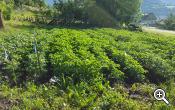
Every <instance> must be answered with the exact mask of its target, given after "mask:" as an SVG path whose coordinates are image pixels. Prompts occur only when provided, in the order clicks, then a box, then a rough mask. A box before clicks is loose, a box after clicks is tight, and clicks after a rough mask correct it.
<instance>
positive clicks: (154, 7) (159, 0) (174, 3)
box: [141, 0, 175, 19]
mask: <svg viewBox="0 0 175 110" xmlns="http://www.w3.org/2000/svg"><path fill="white" fill-rule="evenodd" d="M141 8H142V12H144V13H154V14H155V15H156V16H157V17H158V18H160V19H162V18H166V17H167V16H168V15H169V14H170V13H174V14H175V0H144V1H143V3H142V7H141Z"/></svg>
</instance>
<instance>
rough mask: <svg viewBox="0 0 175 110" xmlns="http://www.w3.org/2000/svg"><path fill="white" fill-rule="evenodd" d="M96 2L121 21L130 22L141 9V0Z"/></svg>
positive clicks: (99, 0) (98, 0)
mask: <svg viewBox="0 0 175 110" xmlns="http://www.w3.org/2000/svg"><path fill="white" fill-rule="evenodd" d="M96 4H97V5H98V6H99V7H101V8H103V9H105V10H106V11H107V12H108V13H109V14H110V15H111V16H113V17H114V18H115V19H116V20H117V21H119V22H120V23H127V24H128V23H129V22H132V21H133V20H134V17H135V16H136V15H137V13H138V12H139V11H140V5H141V0H96Z"/></svg>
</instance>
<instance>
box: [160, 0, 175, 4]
mask: <svg viewBox="0 0 175 110" xmlns="http://www.w3.org/2000/svg"><path fill="white" fill-rule="evenodd" d="M161 2H162V3H165V4H166V5H175V0H161Z"/></svg>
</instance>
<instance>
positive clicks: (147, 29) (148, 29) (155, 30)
mask: <svg viewBox="0 0 175 110" xmlns="http://www.w3.org/2000/svg"><path fill="white" fill-rule="evenodd" d="M142 29H143V31H144V32H150V33H156V34H163V35H167V36H175V31H170V30H163V29H158V28H156V27H142Z"/></svg>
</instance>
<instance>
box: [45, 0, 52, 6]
mask: <svg viewBox="0 0 175 110" xmlns="http://www.w3.org/2000/svg"><path fill="white" fill-rule="evenodd" d="M45 1H46V3H48V4H49V5H52V4H53V1H54V0H45Z"/></svg>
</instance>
